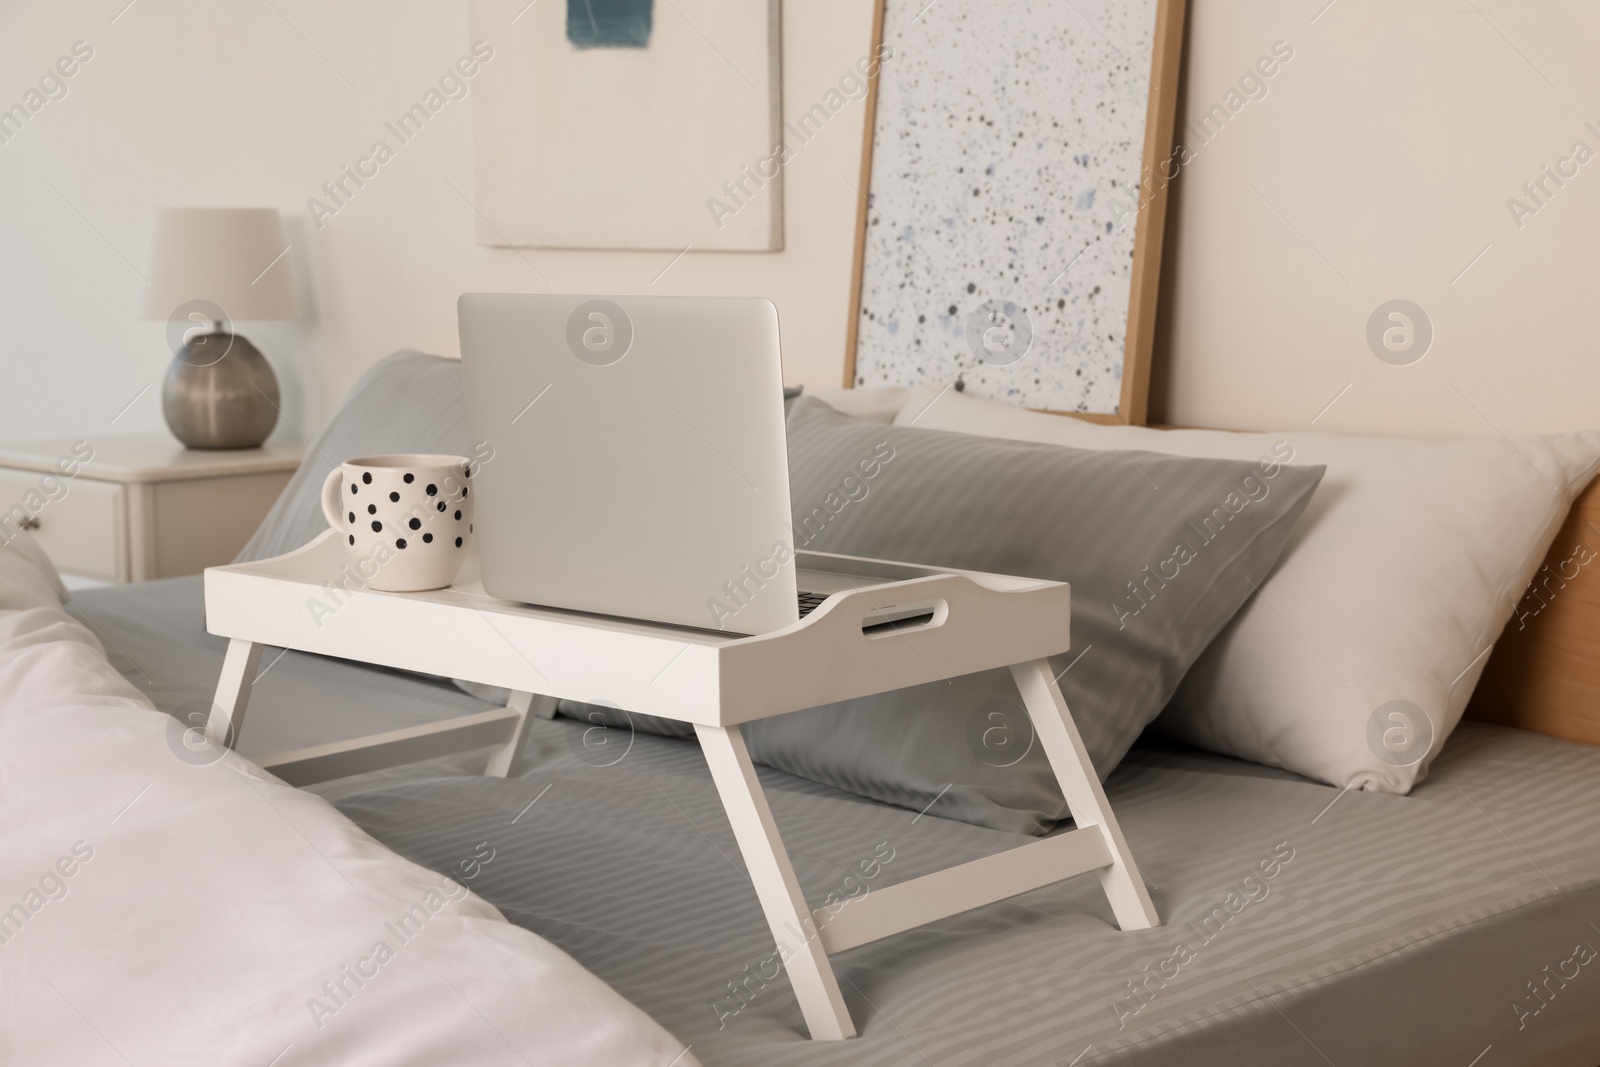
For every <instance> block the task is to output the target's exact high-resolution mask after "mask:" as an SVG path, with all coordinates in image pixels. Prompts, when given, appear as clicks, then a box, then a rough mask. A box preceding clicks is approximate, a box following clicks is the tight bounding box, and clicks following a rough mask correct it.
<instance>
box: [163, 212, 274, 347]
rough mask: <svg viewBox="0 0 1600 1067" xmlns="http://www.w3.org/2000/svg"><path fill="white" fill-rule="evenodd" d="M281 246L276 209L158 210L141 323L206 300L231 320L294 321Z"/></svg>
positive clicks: (164, 316) (165, 316) (167, 315)
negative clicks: (148, 282)
mask: <svg viewBox="0 0 1600 1067" xmlns="http://www.w3.org/2000/svg"><path fill="white" fill-rule="evenodd" d="M286 247H287V243H286V242H285V241H284V239H283V230H282V228H281V227H280V226H279V225H278V212H277V211H276V210H275V209H273V208H196V207H178V208H158V209H157V211H156V226H155V235H154V238H153V239H152V241H151V247H150V286H149V288H148V290H147V291H146V293H145V301H144V311H143V316H142V317H144V318H146V319H165V318H167V317H169V316H170V315H171V314H172V313H173V312H174V311H175V310H177V309H178V308H179V307H180V306H181V305H183V304H185V303H187V302H189V301H191V300H209V301H210V302H211V303H213V304H216V305H217V306H218V307H220V308H222V310H223V312H224V313H225V314H226V315H227V317H228V319H229V320H231V321H260V320H263V319H292V318H294V316H295V298H294V280H293V278H292V277H291V276H290V274H289V257H288V256H285V255H283V254H282V253H283V252H284V250H285V248H286Z"/></svg>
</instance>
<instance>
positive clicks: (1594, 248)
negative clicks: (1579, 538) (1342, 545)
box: [1156, 0, 1600, 436]
mask: <svg viewBox="0 0 1600 1067" xmlns="http://www.w3.org/2000/svg"><path fill="white" fill-rule="evenodd" d="M1327 2H1328V0H1293V2H1291V3H1284V2H1283V0H1227V2H1226V3H1224V2H1219V0H1196V3H1195V5H1194V9H1193V10H1192V12H1191V20H1192V21H1191V26H1190V38H1189V51H1188V61H1189V68H1188V79H1187V106H1186V113H1187V114H1186V117H1188V118H1191V119H1192V118H1197V117H1198V115H1199V114H1200V112H1202V111H1204V110H1206V109H1207V108H1209V107H1210V106H1211V105H1212V104H1214V103H1216V102H1218V101H1219V100H1221V99H1222V97H1223V95H1224V93H1225V92H1226V91H1227V89H1228V87H1229V86H1230V85H1231V84H1232V83H1233V82H1235V80H1236V79H1237V78H1238V77H1239V75H1240V73H1241V72H1243V71H1244V70H1245V69H1246V67H1247V66H1248V65H1249V64H1250V63H1252V62H1253V61H1254V60H1255V58H1256V57H1257V56H1258V55H1260V54H1261V53H1263V52H1266V51H1267V50H1268V49H1269V48H1270V46H1271V45H1272V43H1273V42H1274V41H1276V40H1279V39H1282V40H1286V41H1288V42H1290V43H1291V44H1292V45H1293V47H1294V49H1295V58H1294V59H1293V60H1292V61H1291V62H1289V63H1288V64H1287V65H1285V66H1284V67H1283V69H1282V70H1281V71H1280V72H1279V73H1278V74H1277V75H1276V76H1275V77H1274V78H1273V79H1272V80H1271V81H1270V82H1269V83H1268V85H1269V94H1268V96H1267V97H1266V98H1265V99H1262V100H1259V101H1257V102H1253V103H1250V104H1248V105H1247V106H1246V107H1245V108H1244V109H1243V110H1242V111H1241V112H1240V113H1239V114H1238V115H1236V116H1234V117H1233V118H1232V119H1231V120H1230V122H1229V124H1228V125H1227V126H1226V127H1225V128H1224V129H1223V131H1222V133H1221V134H1220V135H1219V136H1218V137H1217V138H1216V139H1215V140H1214V141H1212V142H1211V143H1210V144H1207V145H1206V146H1205V147H1203V148H1201V149H1200V150H1199V153H1198V155H1197V158H1196V159H1195V160H1194V161H1193V162H1192V163H1191V165H1190V166H1188V167H1186V168H1184V169H1183V172H1182V177H1181V178H1180V179H1179V181H1178V182H1177V183H1176V185H1175V187H1174V188H1175V195H1176V205H1175V207H1176V212H1177V214H1176V223H1177V225H1176V229H1175V230H1174V231H1172V239H1173V240H1174V241H1175V244H1174V245H1173V246H1172V248H1171V253H1172V255H1173V257H1174V258H1173V260H1172V261H1170V262H1169V268H1170V269H1169V273H1168V277H1170V278H1173V279H1175V284H1174V285H1173V286H1172V287H1170V288H1169V289H1168V290H1167V291H1166V292H1165V293H1164V294H1163V299H1165V300H1168V301H1170V303H1169V304H1168V306H1167V308H1166V311H1167V313H1168V314H1169V315H1170V320H1169V322H1168V324H1167V325H1168V327H1169V330H1170V340H1169V344H1170V352H1169V357H1170V358H1169V365H1168V375H1169V378H1168V383H1167V388H1166V390H1165V396H1164V397H1158V398H1157V405H1156V407H1157V414H1158V415H1159V416H1161V417H1163V418H1164V419H1165V420H1166V421H1169V422H1173V423H1179V424H1187V425H1203V426H1223V427H1239V428H1251V429H1265V428H1269V427H1276V426H1305V425H1307V424H1308V423H1309V422H1310V421H1311V420H1312V419H1314V418H1316V417H1317V415H1318V413H1319V412H1320V411H1321V410H1322V409H1323V408H1324V407H1325V406H1326V405H1327V404H1328V403H1329V402H1330V401H1331V400H1333V398H1334V397H1335V396H1336V395H1338V394H1339V393H1340V391H1341V390H1343V389H1344V387H1345V386H1346V385H1350V389H1349V391H1348V392H1346V393H1345V394H1344V395H1343V396H1342V397H1341V398H1340V399H1339V401H1338V402H1337V403H1335V404H1334V405H1333V407H1332V408H1330V409H1328V411H1327V413H1326V414H1325V415H1322V417H1321V418H1320V419H1318V420H1317V423H1316V425H1317V427H1318V428H1324V429H1329V430H1336V431H1346V432H1383V433H1396V434H1410V435H1418V436H1443V435H1460V436H1484V435H1492V434H1494V433H1495V432H1496V431H1497V430H1498V431H1500V432H1504V433H1517V432H1550V431H1555V430H1564V429H1579V428H1589V427H1600V359H1596V355H1597V344H1596V328H1597V325H1600V320H1597V316H1596V308H1597V306H1600V299H1597V297H1600V292H1597V290H1600V241H1597V239H1596V238H1597V236H1600V158H1597V159H1596V160H1595V161H1594V162H1591V163H1589V164H1588V165H1586V166H1583V167H1581V168H1580V169H1579V173H1578V176H1577V177H1576V178H1573V179H1570V180H1569V181H1568V182H1567V184H1566V186H1565V188H1562V189H1560V190H1559V191H1556V193H1555V195H1554V197H1552V198H1550V200H1549V202H1548V206H1547V207H1545V208H1543V209H1541V210H1540V211H1539V212H1538V214H1537V215H1536V216H1534V217H1531V218H1525V219H1524V220H1523V222H1524V225H1523V226H1522V228H1521V229H1520V230H1519V229H1518V228H1517V226H1516V225H1515V224H1514V222H1513V221H1512V217H1511V213H1510V211H1509V210H1508V209H1507V206H1506V201H1507V199H1508V198H1509V197H1512V196H1517V195H1521V186H1522V183H1523V182H1525V181H1528V180H1530V179H1533V178H1535V177H1537V176H1538V175H1539V169H1540V167H1541V165H1543V164H1551V165H1554V164H1555V162H1556V160H1557V159H1558V158H1559V157H1562V156H1565V155H1566V154H1567V153H1568V151H1569V149H1570V148H1571V147H1572V145H1573V143H1574V142H1575V141H1577V140H1579V139H1582V140H1584V141H1586V142H1587V143H1588V145H1589V147H1590V148H1591V149H1594V150H1596V151H1597V152H1600V64H1597V63H1596V62H1595V56H1596V53H1597V51H1600V5H1596V4H1594V3H1593V2H1592V0H1405V2H1403V3H1397V2H1395V0H1335V2H1334V3H1333V4H1332V5H1331V6H1329V7H1327V8H1326V10H1325V11H1323V12H1322V14H1321V15H1320V17H1317V14H1318V11H1319V10H1320V9H1322V8H1323V7H1324V5H1325V4H1327ZM1314 17H1315V18H1316V21H1315V23H1313V22H1312V21H1311V20H1312V19H1313V18H1314ZM1546 79H1548V81H1547V80H1546ZM1552 82H1553V83H1554V86H1555V87H1552V85H1551V84H1550V83H1552ZM1587 121H1593V122H1594V123H1595V127H1596V132H1591V131H1589V130H1586V129H1585V128H1584V123H1585V122H1587ZM1252 184H1253V185H1254V187H1255V188H1252V187H1251V186H1252ZM1551 188H1552V189H1554V186H1553V185H1552V186H1551ZM1257 190H1259V192H1257ZM1268 201H1270V204H1269V203H1268ZM1280 213H1281V214H1280ZM1486 246H1487V247H1488V249H1489V250H1488V252H1487V253H1486V254H1485V255H1484V256H1483V258H1482V259H1481V260H1479V261H1478V262H1477V264H1476V265H1474V266H1473V267H1472V268H1471V269H1470V270H1468V271H1467V272H1466V274H1465V275H1464V276H1461V277H1460V278H1459V280H1456V279H1457V277H1458V275H1461V272H1462V271H1463V270H1464V269H1466V268H1467V266H1468V264H1469V263H1471V262H1472V260H1473V258H1474V257H1475V256H1477V255H1478V254H1479V253H1480V252H1481V251H1482V250H1483V249H1484V248H1485V247H1486ZM1330 263H1331V266H1330ZM1341 275H1343V277H1342V278H1341ZM1393 298H1405V299H1409V300H1412V301H1414V302H1415V303H1417V304H1418V305H1420V306H1421V307H1422V308H1423V309H1424V310H1425V311H1426V312H1427V313H1428V315H1429V317H1430V318H1431V319H1432V321H1433V324H1434V327H1435V330H1436V336H1435V340H1434V342H1433V347H1432V349H1431V350H1430V351H1429V352H1428V354H1427V355H1426V356H1425V357H1424V358H1423V359H1422V360H1421V361H1420V362H1418V363H1416V364H1414V365H1411V366H1404V367H1397V366H1390V365H1387V364H1385V363H1383V362H1380V361H1379V360H1378V359H1377V358H1376V357H1375V356H1374V355H1373V354H1372V352H1371V351H1370V350H1369V349H1368V347H1367V344H1366V341H1365V338H1364V332H1365V327H1366V322H1367V318H1368V316H1369V315H1370V314H1371V312H1372V311H1373V310H1374V309H1375V308H1376V307H1377V306H1378V305H1379V304H1380V303H1383V302H1384V301H1387V300H1390V299H1393Z"/></svg>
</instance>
